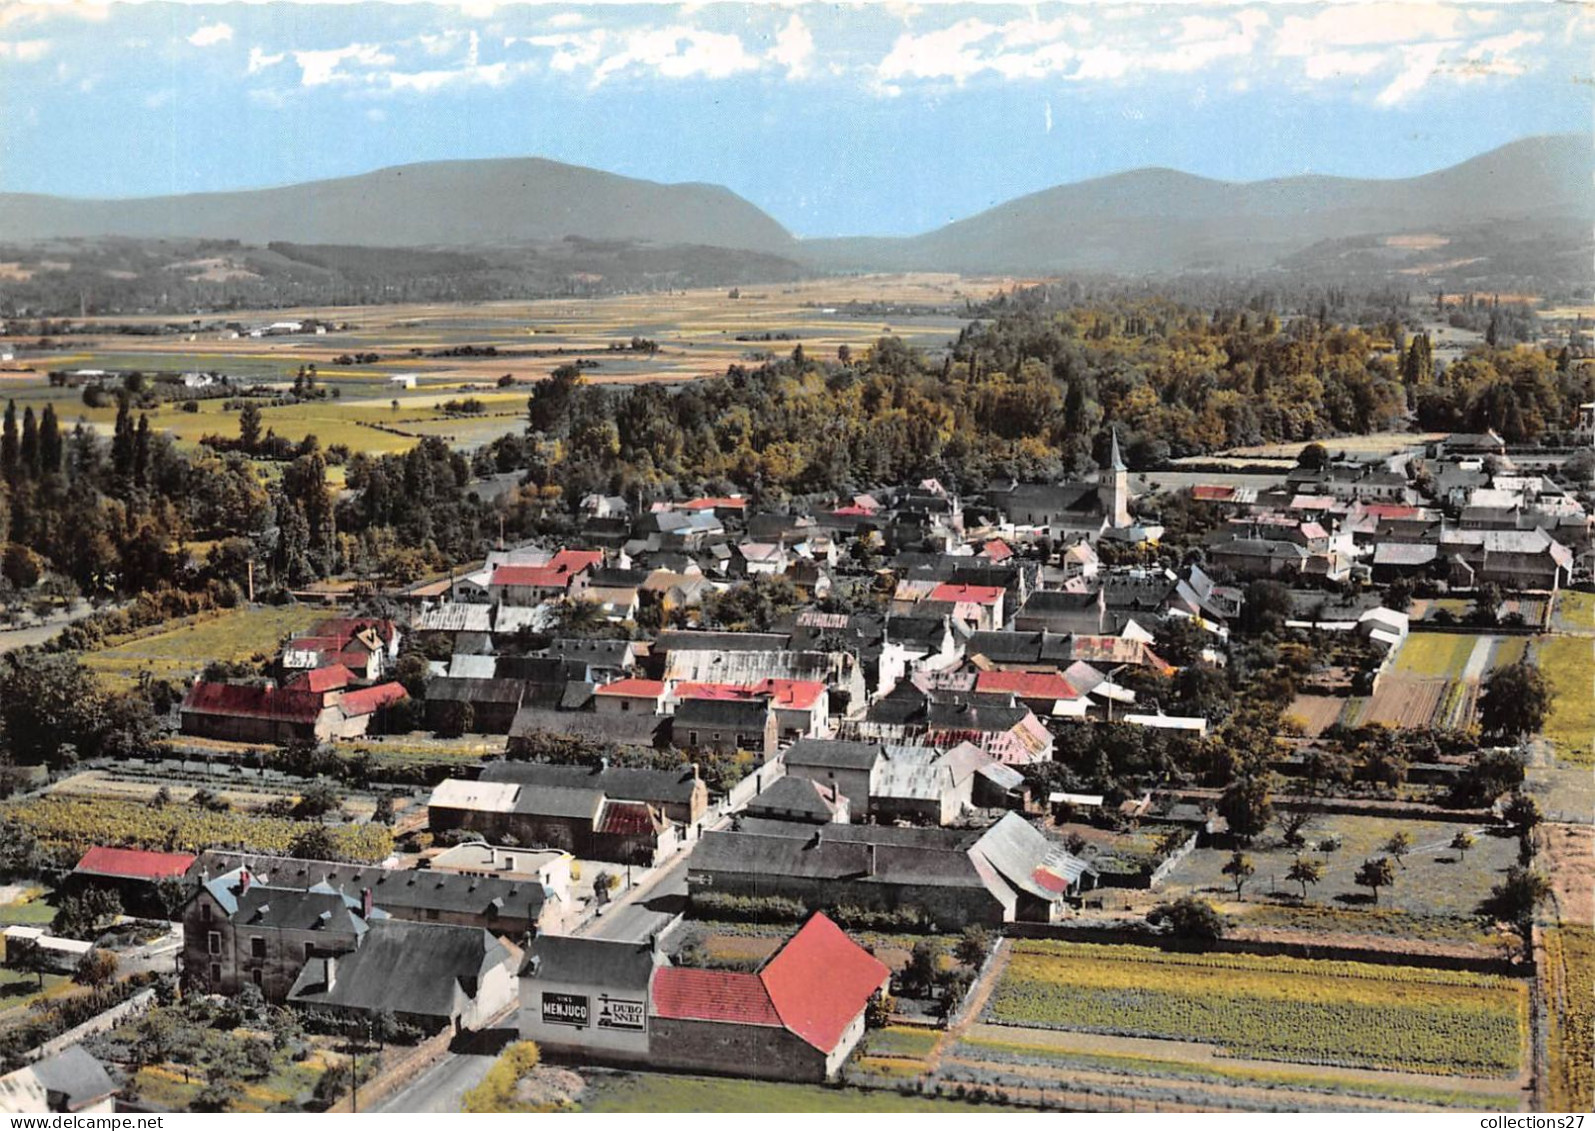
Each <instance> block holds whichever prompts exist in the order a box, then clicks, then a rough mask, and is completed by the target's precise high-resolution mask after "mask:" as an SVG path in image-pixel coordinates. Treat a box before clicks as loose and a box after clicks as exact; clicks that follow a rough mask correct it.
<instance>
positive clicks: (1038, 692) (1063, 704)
mask: <svg viewBox="0 0 1595 1131" xmlns="http://www.w3.org/2000/svg"><path fill="white" fill-rule="evenodd" d="M975 691H976V692H977V693H979V694H982V695H1011V696H1013V697H1014V699H1015V700H1017V701H1018V702H1020V703H1023V704H1024V705H1025V706H1026V707H1029V708H1030V710H1032V711H1033V712H1035V713H1036V715H1038V716H1039V717H1041V718H1073V719H1078V718H1084V717H1085V714H1086V709H1087V707H1088V706H1089V705H1090V700H1089V699H1088V698H1087V697H1086V695H1085V693H1084V692H1082V691H1081V690H1080V689H1079V688H1077V687H1075V686H1074V684H1072V683H1070V682H1069V680H1068V679H1067V678H1066V677H1065V676H1063V675H1062V674H1061V673H1059V672H1056V671H1051V672H1022V671H983V672H977V673H976V674H975Z"/></svg>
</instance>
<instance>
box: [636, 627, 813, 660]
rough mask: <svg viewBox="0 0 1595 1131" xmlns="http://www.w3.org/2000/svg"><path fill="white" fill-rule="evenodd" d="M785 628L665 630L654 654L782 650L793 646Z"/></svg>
mask: <svg viewBox="0 0 1595 1131" xmlns="http://www.w3.org/2000/svg"><path fill="white" fill-rule="evenodd" d="M791 642H792V636H791V634H790V633H785V632H664V633H660V635H659V639H658V640H657V641H655V643H654V649H653V650H654V653H655V655H657V654H659V653H661V652H674V651H715V652H783V651H785V650H786V649H787V648H788V647H790V646H791Z"/></svg>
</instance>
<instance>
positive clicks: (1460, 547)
mask: <svg viewBox="0 0 1595 1131" xmlns="http://www.w3.org/2000/svg"><path fill="white" fill-rule="evenodd" d="M1440 552H1441V553H1442V554H1444V555H1445V557H1446V559H1447V561H1448V563H1449V565H1450V571H1451V572H1450V576H1451V583H1452V584H1453V585H1457V586H1460V587H1463V588H1471V587H1474V586H1478V585H1483V584H1485V583H1487V582H1494V583H1495V584H1497V585H1501V586H1504V587H1506V588H1508V589H1531V590H1542V591H1549V590H1556V589H1560V588H1562V587H1563V586H1565V585H1566V584H1567V583H1568V581H1569V579H1570V577H1571V574H1572V569H1573V552H1572V551H1571V550H1569V549H1568V548H1567V547H1566V546H1564V545H1562V544H1561V543H1560V542H1558V541H1557V540H1556V539H1555V538H1553V537H1551V535H1550V534H1548V533H1546V532H1545V531H1544V530H1541V529H1539V528H1538V527H1535V528H1533V529H1530V530H1446V531H1443V532H1441V534H1440Z"/></svg>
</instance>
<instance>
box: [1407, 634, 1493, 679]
mask: <svg viewBox="0 0 1595 1131" xmlns="http://www.w3.org/2000/svg"><path fill="white" fill-rule="evenodd" d="M1473 641H1474V637H1472V636H1465V635H1462V634H1460V633H1450V632H1414V633H1413V634H1412V635H1410V636H1408V637H1407V639H1406V640H1405V641H1403V642H1402V644H1401V650H1400V651H1399V652H1397V653H1396V664H1395V668H1394V670H1395V671H1397V672H1399V673H1401V674H1403V675H1427V676H1442V675H1443V676H1459V675H1461V674H1462V670H1463V669H1464V668H1465V667H1467V666H1468V657H1469V656H1471V655H1472V654H1473Z"/></svg>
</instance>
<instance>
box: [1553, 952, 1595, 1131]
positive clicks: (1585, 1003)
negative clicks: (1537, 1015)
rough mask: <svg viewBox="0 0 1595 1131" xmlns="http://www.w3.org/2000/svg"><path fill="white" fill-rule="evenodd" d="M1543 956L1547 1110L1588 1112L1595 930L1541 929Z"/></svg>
mask: <svg viewBox="0 0 1595 1131" xmlns="http://www.w3.org/2000/svg"><path fill="white" fill-rule="evenodd" d="M1545 961H1546V994H1547V997H1548V998H1549V1002H1548V1004H1549V1006H1550V1008H1549V1009H1547V1010H1546V1012H1547V1013H1548V1014H1549V1016H1550V1022H1551V1048H1550V1061H1551V1063H1550V1101H1551V1110H1552V1111H1589V1110H1590V1107H1591V1106H1592V1104H1595V930H1591V929H1590V928H1589V927H1588V926H1579V927H1572V926H1568V927H1561V928H1557V929H1553V930H1548V931H1546V932H1545Z"/></svg>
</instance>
